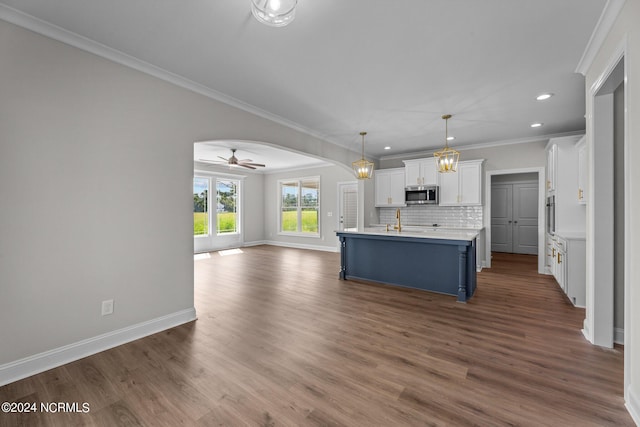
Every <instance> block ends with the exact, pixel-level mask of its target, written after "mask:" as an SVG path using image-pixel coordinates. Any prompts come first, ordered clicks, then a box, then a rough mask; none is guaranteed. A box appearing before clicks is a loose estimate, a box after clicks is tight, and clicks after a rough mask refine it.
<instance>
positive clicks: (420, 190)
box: [404, 185, 440, 205]
mask: <svg viewBox="0 0 640 427" xmlns="http://www.w3.org/2000/svg"><path fill="white" fill-rule="evenodd" d="M404 201H405V203H406V204H407V205H437V204H438V203H439V202H440V197H439V195H438V186H437V185H412V186H409V187H405V189H404Z"/></svg>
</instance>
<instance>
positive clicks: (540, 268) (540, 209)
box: [483, 167, 547, 274]
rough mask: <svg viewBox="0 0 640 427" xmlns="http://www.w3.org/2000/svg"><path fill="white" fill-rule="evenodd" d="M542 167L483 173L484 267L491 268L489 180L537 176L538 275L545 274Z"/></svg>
mask: <svg viewBox="0 0 640 427" xmlns="http://www.w3.org/2000/svg"><path fill="white" fill-rule="evenodd" d="M544 169H545V168H544V167H532V168H518V169H500V170H490V171H486V172H485V201H484V215H483V216H484V227H485V236H486V237H485V254H486V255H485V258H486V259H485V266H486V267H487V268H491V178H492V177H493V176H494V175H511V174H517V173H531V172H536V173H537V174H538V273H539V274H545V269H544V247H545V246H544V245H545V230H546V226H547V224H546V223H545V221H546V218H545V216H544V197H545V174H544Z"/></svg>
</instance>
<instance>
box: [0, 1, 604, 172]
mask: <svg viewBox="0 0 640 427" xmlns="http://www.w3.org/2000/svg"><path fill="white" fill-rule="evenodd" d="M0 1H1V2H2V3H4V4H6V5H8V6H9V7H11V8H14V9H17V10H20V11H22V12H24V13H26V14H28V15H31V16H34V17H36V18H39V19H41V20H44V21H46V22H49V23H52V24H54V25H56V26H59V27H61V28H64V29H66V30H68V31H71V32H73V33H76V34H79V35H81V36H83V37H86V38H88V39H91V40H94V41H96V42H98V43H101V44H102V45H105V46H108V47H111V48H113V49H116V50H118V51H120V52H123V53H126V54H128V55H131V56H133V57H135V58H138V59H140V60H142V61H145V62H147V63H150V64H153V65H155V66H157V67H160V68H162V69H164V70H167V71H170V72H172V73H174V74H177V75H179V76H182V77H184V78H187V79H190V80H191V81H193V82H196V83H199V84H201V85H203V86H205V87H207V88H209V89H213V90H215V91H217V92H220V93H223V94H226V95H227V96H229V97H232V98H234V99H236V100H239V101H241V102H242V103H244V104H246V105H248V107H247V108H248V109H251V108H253V107H256V108H258V109H260V110H262V111H266V112H268V114H270V115H274V116H277V117H279V118H281V119H282V120H281V121H282V122H286V123H293V124H295V125H296V126H298V127H300V128H303V129H306V130H308V131H309V132H310V133H312V134H315V135H321V136H323V137H324V138H325V139H326V140H329V141H331V142H334V143H337V144H341V145H344V146H346V147H348V148H350V149H352V150H354V151H358V152H359V151H360V137H359V135H358V132H359V131H361V130H366V131H368V132H369V135H368V136H367V148H366V151H367V154H368V155H369V156H376V157H380V156H384V155H394V154H399V153H407V152H416V151H425V150H429V149H433V148H436V147H439V146H441V145H442V144H443V140H444V122H443V120H442V119H441V118H440V116H441V115H442V114H444V113H450V114H453V118H452V119H451V120H450V122H449V128H450V134H452V135H454V136H455V137H456V140H455V141H454V142H453V143H452V145H454V146H459V147H464V146H468V145H474V144H481V143H490V142H496V141H509V140H522V139H528V138H534V137H541V136H545V135H554V134H561V133H567V132H575V131H580V130H583V129H584V127H585V120H584V111H585V105H584V92H585V89H584V79H583V77H582V76H581V75H579V74H576V73H574V70H575V68H576V65H577V64H578V62H579V60H580V58H581V56H582V53H583V51H584V48H585V47H586V45H587V42H588V40H589V37H590V35H591V32H592V31H593V29H594V27H595V25H596V23H597V21H598V18H599V16H600V14H601V12H602V10H603V8H604V6H605V3H606V0H562V1H558V0H536V1H531V0H529V1H525V0H483V1H478V0H396V1H393V2H389V1H379V0H348V1H345V0H322V1H319V0H315V1H314V0H299V2H298V10H297V13H296V19H295V21H293V22H292V23H291V24H290V25H289V26H287V27H284V28H271V27H267V26H265V25H262V24H260V23H258V22H257V21H256V20H255V19H253V17H252V16H251V13H250V10H249V5H250V0H189V1H175V0H135V1H131V0H109V1H104V0H55V1H52V0H0ZM2 3H0V5H1V4H2ZM542 92H553V93H555V96H554V97H553V98H551V99H550V100H547V101H545V102H539V101H536V100H535V97H536V95H538V94H539V93H542ZM533 122H543V123H544V126H542V127H541V128H538V129H531V128H530V127H529V124H530V123H533ZM387 145H388V146H391V147H392V148H391V150H388V151H385V150H384V149H383V148H384V146H387ZM225 156H226V155H225ZM254 157H257V155H256V156H254ZM254 160H256V161H257V160H259V159H257V158H256V159H254Z"/></svg>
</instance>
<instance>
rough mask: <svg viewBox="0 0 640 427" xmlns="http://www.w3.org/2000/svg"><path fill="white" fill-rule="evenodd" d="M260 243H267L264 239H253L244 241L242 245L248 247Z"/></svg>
mask: <svg viewBox="0 0 640 427" xmlns="http://www.w3.org/2000/svg"><path fill="white" fill-rule="evenodd" d="M260 245H268V243H267V241H266V240H253V241H251V242H244V243H243V244H242V247H243V248H244V247H250V246H260Z"/></svg>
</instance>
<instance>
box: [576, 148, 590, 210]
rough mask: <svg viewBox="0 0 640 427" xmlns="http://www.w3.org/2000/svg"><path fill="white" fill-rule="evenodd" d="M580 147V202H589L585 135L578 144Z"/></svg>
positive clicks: (578, 194)
mask: <svg viewBox="0 0 640 427" xmlns="http://www.w3.org/2000/svg"><path fill="white" fill-rule="evenodd" d="M576 148H577V149H578V192H577V196H578V203H580V204H583V205H584V204H586V203H587V144H586V140H585V137H584V136H583V137H582V138H581V139H580V141H578V143H577V144H576Z"/></svg>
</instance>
